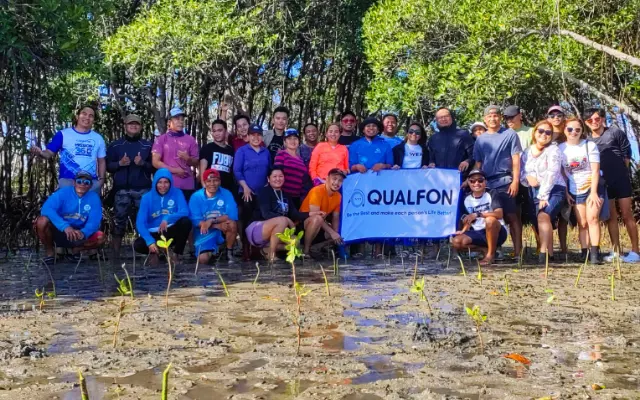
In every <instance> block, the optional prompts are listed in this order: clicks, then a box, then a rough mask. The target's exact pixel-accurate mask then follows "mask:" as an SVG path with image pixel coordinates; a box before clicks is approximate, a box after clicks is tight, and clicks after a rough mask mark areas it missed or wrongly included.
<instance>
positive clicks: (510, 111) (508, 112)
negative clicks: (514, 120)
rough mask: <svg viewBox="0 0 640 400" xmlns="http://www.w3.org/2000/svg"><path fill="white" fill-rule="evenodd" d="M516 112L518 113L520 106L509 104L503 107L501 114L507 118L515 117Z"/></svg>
mask: <svg viewBox="0 0 640 400" xmlns="http://www.w3.org/2000/svg"><path fill="white" fill-rule="evenodd" d="M518 114H520V107H518V106H509V107H507V108H505V109H504V112H503V113H502V115H504V116H505V117H509V118H511V117H515V116H516V115H518Z"/></svg>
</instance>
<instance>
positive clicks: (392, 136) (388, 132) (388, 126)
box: [380, 114, 403, 150]
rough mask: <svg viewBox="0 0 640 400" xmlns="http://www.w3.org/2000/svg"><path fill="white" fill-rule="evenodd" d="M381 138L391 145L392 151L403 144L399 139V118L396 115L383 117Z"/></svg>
mask: <svg viewBox="0 0 640 400" xmlns="http://www.w3.org/2000/svg"><path fill="white" fill-rule="evenodd" d="M380 137H381V138H383V139H384V140H386V141H387V143H389V147H391V149H392V150H393V148H394V147H396V146H397V145H399V144H400V143H402V142H403V140H402V138H399V137H398V117H396V116H395V114H385V115H384V116H383V117H382V135H380Z"/></svg>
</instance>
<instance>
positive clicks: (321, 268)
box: [320, 264, 331, 297]
mask: <svg viewBox="0 0 640 400" xmlns="http://www.w3.org/2000/svg"><path fill="white" fill-rule="evenodd" d="M320 271H322V277H323V278H324V288H325V289H326V291H327V296H328V297H331V290H329V281H328V280H327V274H325V273H324V268H323V267H322V264H321V265H320Z"/></svg>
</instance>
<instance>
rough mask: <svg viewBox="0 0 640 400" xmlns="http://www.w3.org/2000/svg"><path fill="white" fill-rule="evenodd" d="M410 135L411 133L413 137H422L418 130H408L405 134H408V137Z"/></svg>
mask: <svg viewBox="0 0 640 400" xmlns="http://www.w3.org/2000/svg"><path fill="white" fill-rule="evenodd" d="M412 133H413V134H414V135H422V132H420V129H409V130H408V131H407V134H408V135H410V134H412Z"/></svg>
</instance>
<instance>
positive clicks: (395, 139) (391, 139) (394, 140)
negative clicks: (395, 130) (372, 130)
mask: <svg viewBox="0 0 640 400" xmlns="http://www.w3.org/2000/svg"><path fill="white" fill-rule="evenodd" d="M380 137H381V138H383V139H384V140H386V142H387V143H389V147H391V148H392V149H393V148H394V147H396V146H397V145H399V144H400V143H403V142H404V140H402V138H400V137H398V136H394V137H388V136H385V135H380Z"/></svg>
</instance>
